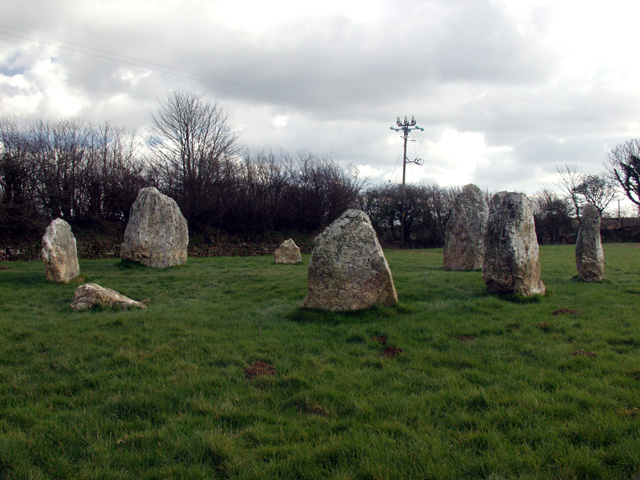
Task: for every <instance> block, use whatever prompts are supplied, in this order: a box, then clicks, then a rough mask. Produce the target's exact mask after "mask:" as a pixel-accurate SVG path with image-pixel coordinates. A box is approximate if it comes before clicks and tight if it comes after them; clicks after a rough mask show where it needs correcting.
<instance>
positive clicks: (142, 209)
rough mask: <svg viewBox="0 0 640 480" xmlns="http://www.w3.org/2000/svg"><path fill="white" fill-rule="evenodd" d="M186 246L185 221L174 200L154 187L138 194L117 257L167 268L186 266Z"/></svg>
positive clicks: (187, 234)
mask: <svg viewBox="0 0 640 480" xmlns="http://www.w3.org/2000/svg"><path fill="white" fill-rule="evenodd" d="M188 244H189V230H188V229H187V221H186V219H185V218H184V217H183V216H182V212H180V208H178V205H177V204H176V202H175V200H173V199H172V198H170V197H167V196H166V195H163V194H162V193H160V192H159V191H158V190H157V189H156V188H154V187H148V188H143V189H142V190H140V191H139V192H138V197H137V198H136V201H135V202H134V203H133V205H132V207H131V212H130V214H129V223H128V224H127V229H126V230H125V232H124V243H123V244H122V247H121V249H120V257H121V258H122V259H123V260H131V261H133V262H137V263H142V264H143V265H147V266H149V267H154V268H167V267H172V266H174V265H182V264H184V263H186V262H187V246H188Z"/></svg>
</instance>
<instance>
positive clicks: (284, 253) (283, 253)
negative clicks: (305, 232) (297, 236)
mask: <svg viewBox="0 0 640 480" xmlns="http://www.w3.org/2000/svg"><path fill="white" fill-rule="evenodd" d="M273 257H274V262H275V263H301V262H302V255H300V248H298V246H297V245H296V243H295V242H294V241H293V239H292V238H290V239H288V240H285V241H284V242H282V245H280V246H279V247H278V249H277V250H276V251H275V252H274V253H273Z"/></svg>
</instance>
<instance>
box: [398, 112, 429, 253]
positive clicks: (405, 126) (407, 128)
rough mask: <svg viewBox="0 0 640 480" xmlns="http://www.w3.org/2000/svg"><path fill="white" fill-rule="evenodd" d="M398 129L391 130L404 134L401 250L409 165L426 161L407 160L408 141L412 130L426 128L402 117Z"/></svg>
mask: <svg viewBox="0 0 640 480" xmlns="http://www.w3.org/2000/svg"><path fill="white" fill-rule="evenodd" d="M396 125H398V126H397V127H390V128H391V130H395V131H396V132H400V131H402V132H403V134H404V135H403V137H402V138H403V140H404V150H403V152H404V154H403V156H402V158H403V161H402V217H400V229H401V230H402V232H401V237H400V238H401V240H400V248H404V217H405V203H406V200H407V198H406V197H407V196H406V192H405V178H406V173H407V163H415V164H416V165H422V164H423V163H424V161H423V160H422V159H421V158H416V159H415V160H408V159H407V139H408V138H409V132H411V130H421V131H423V132H424V128H422V127H419V126H418V125H416V119H415V118H414V117H411V121H410V122H409V121H408V120H407V117H404V122H402V121H400V117H398V120H397V121H396Z"/></svg>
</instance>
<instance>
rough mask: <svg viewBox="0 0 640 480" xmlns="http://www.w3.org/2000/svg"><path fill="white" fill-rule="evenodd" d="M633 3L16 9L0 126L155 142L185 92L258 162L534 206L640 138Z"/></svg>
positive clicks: (451, 1)
mask: <svg viewBox="0 0 640 480" xmlns="http://www.w3.org/2000/svg"><path fill="white" fill-rule="evenodd" d="M638 18H640V3H637V2H632V1H629V0H608V1H607V2H603V1H596V0H593V1H590V0H580V1H577V0H576V1H573V0H551V1H542V0H540V1H535V0H414V1H413V2H389V1H377V0H366V1H350V0H340V1H337V0H323V1H322V2H313V4H312V3H311V2H305V1H301V0H296V1H289V0H270V1H264V0H259V1H258V0H245V1H238V0H231V1H226V0H224V1H221V0H203V1H191V0H180V1H177V0H176V1H168V0H144V1H143V0H110V1H97V0H96V1H93V0H85V1H79V0H56V1H50V0H19V1H18V0H8V1H7V0H5V1H4V2H3V6H2V16H1V17H0V114H8V115H11V116H15V117H16V118H17V119H19V120H20V119H25V120H27V119H33V118H38V119H59V118H67V117H83V118H87V119H91V120H94V121H103V120H109V121H112V122H114V123H116V124H118V125H122V126H127V127H130V128H132V129H136V130H137V131H138V132H139V133H140V134H141V135H143V134H144V132H145V128H148V126H149V124H150V119H151V113H153V112H154V111H156V109H157V107H158V103H159V99H162V98H163V97H165V96H166V94H167V92H169V91H171V90H173V89H179V90H191V91H194V92H196V93H199V94H202V95H203V96H205V97H206V98H207V99H210V100H211V101H212V102H216V103H217V104H218V105H219V106H220V107H221V108H222V109H224V110H225V111H226V112H227V113H228V115H229V125H230V126H231V128H232V129H233V130H235V131H237V132H238V133H240V138H241V140H242V142H243V143H244V144H245V145H246V146H247V147H248V148H249V149H250V150H251V151H254V152H255V151H259V150H262V149H267V150H268V149H272V150H278V149H280V148H284V149H286V150H288V151H290V152H296V151H300V150H304V151H311V152H313V153H317V154H320V155H326V156H329V157H331V158H333V159H335V160H337V161H339V162H341V163H342V164H344V165H348V164H351V165H354V166H356V167H357V168H358V169H359V171H360V175H361V176H364V177H369V178H371V181H372V182H386V181H392V182H397V181H400V179H401V173H402V139H401V138H400V134H399V133H397V132H394V131H392V130H390V128H389V127H391V126H395V120H396V117H397V116H401V117H403V118H404V116H405V115H406V116H408V117H409V118H411V116H415V118H416V120H417V123H418V125H419V126H421V127H423V128H424V132H420V131H415V132H412V133H411V135H410V139H411V140H415V141H412V142H410V143H409V146H408V153H407V156H408V157H409V159H414V158H418V157H419V158H422V159H423V160H424V165H423V166H414V165H409V166H408V167H407V178H408V181H410V182H437V183H439V184H440V185H464V184H466V183H469V182H473V183H476V184H477V185H479V186H480V187H481V188H486V189H489V190H493V191H498V190H518V191H524V192H527V193H534V192H536V191H538V190H539V189H540V188H542V187H543V186H551V185H552V184H553V183H554V182H557V178H556V174H555V166H556V165H563V164H576V165H578V166H579V167H580V168H581V169H582V170H583V171H585V172H588V173H599V172H601V171H603V166H602V163H603V162H604V161H605V160H606V155H607V152H608V151H609V150H610V149H611V148H612V147H614V146H615V145H617V144H619V143H622V142H623V141H625V140H628V139H630V138H638V137H640V62H639V61H638V60H637V47H638V45H639V44H640V41H639V36H638V26H637V20H638Z"/></svg>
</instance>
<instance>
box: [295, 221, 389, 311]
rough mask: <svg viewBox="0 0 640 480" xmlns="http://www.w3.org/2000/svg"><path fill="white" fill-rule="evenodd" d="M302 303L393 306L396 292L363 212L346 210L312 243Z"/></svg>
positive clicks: (312, 305) (334, 307) (325, 307)
mask: <svg viewBox="0 0 640 480" xmlns="http://www.w3.org/2000/svg"><path fill="white" fill-rule="evenodd" d="M308 282H309V290H308V293H307V297H306V298H305V299H304V302H303V303H302V305H303V306H304V307H307V308H317V309H320V310H329V311H334V312H338V311H348V310H360V309H363V308H368V307H371V306H373V305H376V304H379V305H393V304H395V303H397V302H398V294H397V293H396V287H395V286H394V284H393V278H392V276H391V270H389V264H388V263H387V260H386V258H385V257H384V253H383V252H382V247H380V243H378V239H377V237H376V232H375V231H374V230H373V227H372V226H371V221H370V220H369V217H368V216H367V214H366V213H364V212H363V211H361V210H347V211H346V212H344V213H343V214H342V216H341V217H340V218H338V219H337V220H336V221H335V222H333V223H332V224H331V225H329V226H328V227H327V228H326V229H325V230H324V231H323V232H322V233H321V234H320V235H318V236H317V237H316V239H315V242H314V248H313V252H312V253H311V261H310V262H309V272H308Z"/></svg>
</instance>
